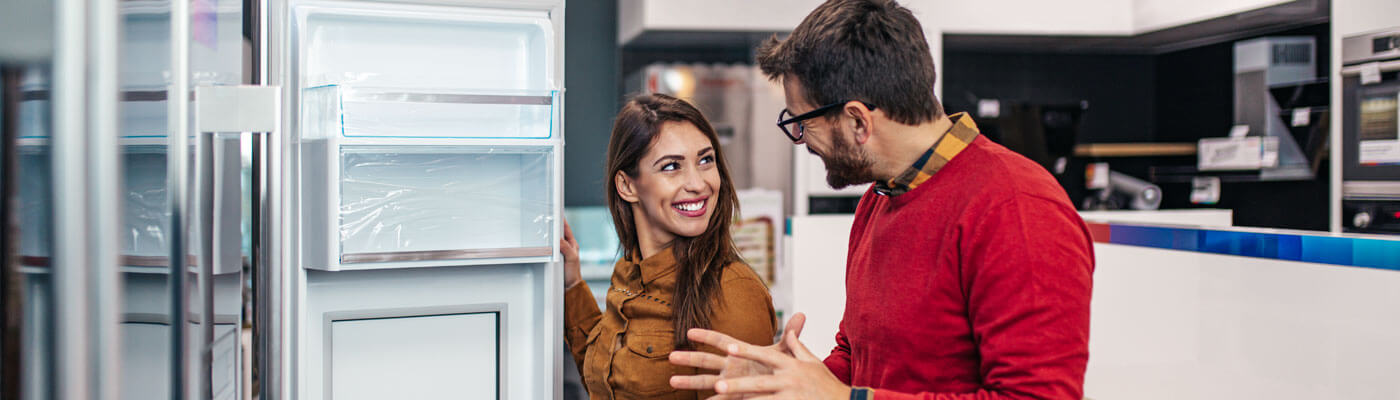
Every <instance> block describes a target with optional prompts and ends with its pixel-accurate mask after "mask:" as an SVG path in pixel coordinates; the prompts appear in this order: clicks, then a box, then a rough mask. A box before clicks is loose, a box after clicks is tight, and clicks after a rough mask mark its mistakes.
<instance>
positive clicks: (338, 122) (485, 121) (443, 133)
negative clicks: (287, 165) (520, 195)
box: [302, 85, 558, 140]
mask: <svg viewBox="0 0 1400 400" xmlns="http://www.w3.org/2000/svg"><path fill="white" fill-rule="evenodd" d="M557 97H558V96H557V92H556V91H538V90H537V91H523V90H518V91H500V90H494V91H493V90H403V89H390V88H370V87H352V86H343V85H326V86H319V87H313V88H308V89H306V90H305V91H303V94H302V99H303V102H304V105H305V113H306V115H305V117H306V125H305V129H306V131H304V132H303V133H302V137H303V138H306V139H308V140H319V139H329V138H332V137H345V138H402V139H416V138H444V139H548V138H551V137H552V136H553V128H554V127H553V124H552V122H553V120H554V119H553V118H552V116H553V114H554V105H555V103H556V101H557Z"/></svg>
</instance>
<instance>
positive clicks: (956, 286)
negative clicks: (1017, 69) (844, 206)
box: [825, 115, 1094, 400]
mask: <svg viewBox="0 0 1400 400" xmlns="http://www.w3.org/2000/svg"><path fill="white" fill-rule="evenodd" d="M955 117H961V118H955V120H958V119H962V118H967V117H966V116H961V115H959V116H955ZM964 124H965V126H964ZM957 125H958V126H957V127H955V128H954V129H955V130H956V129H960V128H967V127H970V128H971V129H974V130H975V129H976V127H975V126H974V125H972V123H971V120H970V119H968V120H966V121H958V124H957ZM950 133H951V132H950ZM935 146H937V145H935ZM953 154H954V155H955V156H954V157H950V158H951V159H950V160H947V163H946V165H943V166H942V168H941V169H938V170H937V171H936V172H934V173H932V174H931V176H926V177H924V180H923V181H922V182H921V183H920V184H918V185H917V186H915V187H913V188H912V189H910V190H909V191H908V192H906V193H903V194H899V195H895V196H884V195H879V194H875V193H874V191H870V192H867V193H866V194H865V197H863V198H862V199H861V201H860V206H859V207H858V208H857V210H856V215H855V224H854V226H853V227H852V229H851V241H850V249H849V250H848V251H849V253H848V257H847V260H848V261H847V265H846V310H845V315H844V317H843V318H842V321H841V325H840V330H839V332H838V333H837V335H836V343H837V344H836V348H835V349H834V350H832V353H831V355H830V356H829V357H827V358H826V360H825V363H826V366H827V367H828V368H830V369H831V371H832V372H833V373H834V374H835V375H836V376H837V377H838V378H840V379H841V381H842V382H845V383H846V384H849V385H852V386H856V387H870V388H874V389H875V390H874V398H875V399H947V400H952V399H968V400H971V399H1066V400H1078V399H1080V398H1082V396H1083V386H1084V368H1085V364H1086V363H1087V362H1088V359H1089V296H1090V293H1091V291H1092V275H1093V270H1094V257H1093V247H1092V246H1093V243H1092V240H1091V239H1090V236H1089V232H1088V230H1087V228H1086V227H1085V225H1084V222H1083V220H1081V219H1080V218H1079V214H1078V213H1077V212H1076V211H1075V209H1074V207H1072V206H1071V205H1070V202H1069V199H1068V198H1067V196H1066V195H1065V192H1064V190H1063V189H1061V188H1060V186H1059V185H1058V184H1057V183H1056V182H1055V180H1054V178H1053V177H1051V176H1050V174H1049V173H1048V172H1046V171H1045V170H1044V169H1043V168H1041V167H1040V166H1039V165H1037V164H1035V163H1033V162H1031V161H1030V160H1027V159H1026V158H1024V157H1021V156H1020V155H1017V154H1015V153H1013V152H1011V151H1009V150H1007V149H1006V148H1004V147H1002V146H1000V145H998V144H996V143H993V142H991V141H989V140H987V139H986V138H984V137H981V136H977V137H976V138H975V139H974V140H971V143H970V144H969V145H967V146H966V148H965V149H961V152H954V153H953ZM925 170H927V169H925Z"/></svg>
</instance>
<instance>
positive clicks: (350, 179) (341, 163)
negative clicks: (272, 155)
mask: <svg viewBox="0 0 1400 400" xmlns="http://www.w3.org/2000/svg"><path fill="white" fill-rule="evenodd" d="M309 144H310V146H308V147H307V148H306V149H305V150H306V152H305V154H306V155H308V157H307V158H306V161H307V163H305V164H303V171H305V172H306V179H307V181H306V182H308V183H309V184H311V185H317V184H325V185H326V186H324V189H325V190H324V191H316V190H308V191H306V192H304V196H305V202H304V206H303V207H304V209H303V210H304V211H303V212H304V215H305V216H307V222H308V227H313V228H314V230H311V231H309V232H307V233H306V234H304V235H305V236H304V238H303V240H304V243H306V244H307V245H308V246H309V247H310V248H309V253H308V254H309V255H311V256H312V257H314V258H313V259H311V260H308V261H309V262H308V264H307V265H308V266H309V267H311V268H316V269H328V270H340V269H373V268H386V267H401V266H426V265H462V264H466V263H467V262H465V261H467V260H493V262H509V260H507V259H516V260H521V261H539V259H540V258H541V257H544V258H547V257H550V256H551V255H552V254H553V242H552V238H553V229H554V225H555V221H554V213H555V211H556V210H555V209H556V208H557V207H556V206H555V201H554V198H555V193H554V190H553V186H554V176H553V173H552V171H553V170H554V153H553V147H523V146H509V147H491V146H410V145H342V146H337V147H334V148H332V147H330V146H325V145H324V142H320V143H309ZM317 144H319V145H320V146H316V145H317ZM304 145H306V144H304Z"/></svg>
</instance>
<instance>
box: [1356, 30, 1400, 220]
mask: <svg viewBox="0 0 1400 400" xmlns="http://www.w3.org/2000/svg"><path fill="white" fill-rule="evenodd" d="M1342 64H1343V68H1342V227H1343V231H1346V232H1358V233H1381V234H1400V77H1398V76H1397V75H1400V28H1393V29H1388V30H1384V31H1378V32H1372V33H1368V34H1363V35H1356V36H1351V37H1346V38H1343V39H1342Z"/></svg>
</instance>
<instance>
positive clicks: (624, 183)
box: [613, 171, 639, 203]
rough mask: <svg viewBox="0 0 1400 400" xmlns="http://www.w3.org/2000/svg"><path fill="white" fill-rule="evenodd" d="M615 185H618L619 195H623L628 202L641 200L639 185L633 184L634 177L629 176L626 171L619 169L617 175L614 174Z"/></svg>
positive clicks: (623, 198)
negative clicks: (638, 195)
mask: <svg viewBox="0 0 1400 400" xmlns="http://www.w3.org/2000/svg"><path fill="white" fill-rule="evenodd" d="M613 185H614V186H617V195H618V196H620V197H622V200H623V201H626V202H628V203H636V202H637V201H639V198H638V197H637V187H636V186H634V185H633V182H632V177H630V176H627V174H626V173H624V172H622V171H617V175H616V176H613Z"/></svg>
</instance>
